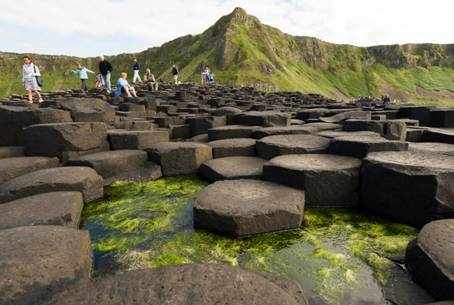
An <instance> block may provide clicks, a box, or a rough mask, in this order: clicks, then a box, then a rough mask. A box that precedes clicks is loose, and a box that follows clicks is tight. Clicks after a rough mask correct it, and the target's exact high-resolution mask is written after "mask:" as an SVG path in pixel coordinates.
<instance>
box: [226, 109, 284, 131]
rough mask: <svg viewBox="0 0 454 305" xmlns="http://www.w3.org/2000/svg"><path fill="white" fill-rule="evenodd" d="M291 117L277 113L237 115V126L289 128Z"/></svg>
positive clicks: (235, 118) (245, 113)
mask: <svg viewBox="0 0 454 305" xmlns="http://www.w3.org/2000/svg"><path fill="white" fill-rule="evenodd" d="M290 119H291V117H290V115H289V114H287V113H282V112H277V111H249V112H243V113H240V114H237V115H236V116H235V117H234V119H233V120H234V122H235V124H238V125H246V126H265V127H272V126H289V125H290Z"/></svg>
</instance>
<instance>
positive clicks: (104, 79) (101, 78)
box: [73, 56, 175, 97]
mask: <svg viewBox="0 0 454 305" xmlns="http://www.w3.org/2000/svg"><path fill="white" fill-rule="evenodd" d="M99 59H100V60H99V64H98V68H99V74H98V75H97V78H96V82H95V86H96V87H101V88H104V89H105V90H106V91H107V93H108V94H111V93H112V84H111V75H112V72H113V67H112V64H111V63H110V62H108V61H107V60H106V59H105V57H104V56H100V58H99ZM174 67H175V66H174ZM132 71H133V78H132V83H133V84H136V83H137V82H139V83H143V82H145V83H147V84H149V85H150V87H151V89H152V90H155V91H157V90H158V89H159V83H158V81H157V80H156V77H155V76H154V74H153V73H152V72H151V70H150V69H146V71H145V74H144V78H143V80H142V78H141V77H140V65H139V62H138V61H137V59H136V58H134V64H133V66H132ZM73 72H74V73H76V74H77V75H78V76H79V78H80V81H81V84H82V90H84V91H86V90H87V85H86V84H87V80H88V73H93V74H94V72H93V71H91V70H89V69H87V68H86V67H83V66H82V65H80V64H79V66H78V68H77V69H76V70H74V71H73ZM115 85H116V89H115V91H113V95H114V96H127V97H137V92H136V90H135V88H134V87H133V86H132V85H130V84H129V82H128V74H127V73H126V72H121V73H120V76H119V78H118V80H117V82H116V84H115Z"/></svg>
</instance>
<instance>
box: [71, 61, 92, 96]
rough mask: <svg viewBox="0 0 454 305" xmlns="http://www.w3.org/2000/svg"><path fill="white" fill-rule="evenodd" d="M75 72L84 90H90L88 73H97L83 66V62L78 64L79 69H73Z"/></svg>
mask: <svg viewBox="0 0 454 305" xmlns="http://www.w3.org/2000/svg"><path fill="white" fill-rule="evenodd" d="M73 73H74V74H77V75H78V76H79V79H80V83H81V88H82V90H83V91H88V85H87V82H88V73H91V74H95V72H93V71H91V70H90V69H87V68H86V67H83V66H82V65H81V64H78V65H77V69H76V70H73Z"/></svg>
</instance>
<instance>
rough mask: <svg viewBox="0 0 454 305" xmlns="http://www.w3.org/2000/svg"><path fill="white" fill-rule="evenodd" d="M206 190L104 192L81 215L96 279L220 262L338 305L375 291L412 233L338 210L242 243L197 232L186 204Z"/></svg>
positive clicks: (167, 183)
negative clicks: (108, 267) (289, 281)
mask: <svg viewBox="0 0 454 305" xmlns="http://www.w3.org/2000/svg"><path fill="white" fill-rule="evenodd" d="M205 185H206V183H204V182H202V181H200V180H198V179H197V178H196V177H192V176H187V177H175V178H163V179H160V180H157V181H152V182H138V183H127V182H117V183H115V184H114V185H112V186H111V187H109V188H107V189H106V193H107V197H106V198H105V199H104V200H102V201H99V202H95V203H92V204H90V205H87V206H86V208H85V209H84V213H83V219H84V227H85V228H86V229H88V230H89V231H90V233H91V237H92V244H93V250H94V254H95V269H96V272H97V274H98V275H102V274H103V273H104V271H105V270H101V269H102V267H99V266H104V265H105V261H108V260H111V264H113V265H115V266H116V268H115V270H114V271H116V270H130V269H137V268H144V267H151V268H154V267H161V266H170V265H179V264H188V263H193V262H223V263H227V264H230V265H234V266H242V267H244V268H247V269H251V270H256V271H260V272H268V273H275V274H278V275H280V276H284V277H286V278H289V279H292V280H294V281H296V282H298V283H299V284H300V285H301V286H302V287H304V288H305V289H307V290H310V291H314V292H315V293H316V294H317V295H320V296H321V297H322V298H323V299H324V300H325V301H326V302H328V303H329V304H336V303H338V302H339V300H341V301H342V302H348V301H350V299H348V298H349V297H350V296H349V292H350V291H352V290H355V291H360V292H361V291H362V292H363V294H364V295H368V294H374V293H376V292H377V291H380V286H378V285H384V284H385V283H386V281H387V279H388V277H389V271H390V269H391V268H392V266H393V265H394V263H393V262H392V260H393V259H399V258H401V257H403V255H404V252H405V248H406V246H407V244H408V242H409V241H410V240H411V239H413V238H414V237H415V235H416V230H414V229H413V228H411V227H408V226H405V225H401V224H395V223H392V222H388V221H385V220H382V219H379V218H376V217H372V216H369V215H364V214H361V213H359V212H357V211H354V210H343V209H306V212H305V226H304V228H303V229H301V230H293V231H287V232H281V233H268V234H261V235H258V236H252V237H248V238H244V239H231V238H228V237H224V236H219V235H216V234H213V233H210V232H206V231H199V230H197V231H194V230H193V227H192V208H191V200H192V199H193V198H194V197H195V195H196V194H197V193H198V191H199V190H201V189H202V188H203V187H204V186H205ZM103 263H104V264H103ZM110 271H111V270H107V271H106V272H110ZM371 281H372V282H371ZM371 287H372V288H371Z"/></svg>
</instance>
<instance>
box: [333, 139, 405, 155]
mask: <svg viewBox="0 0 454 305" xmlns="http://www.w3.org/2000/svg"><path fill="white" fill-rule="evenodd" d="M406 150H408V143H407V142H400V141H390V140H387V139H385V138H382V137H377V136H345V137H339V138H334V139H333V140H332V142H331V144H330V145H329V149H328V151H329V153H331V154H337V155H343V156H351V157H356V158H365V157H366V156H367V154H368V153H371V152H380V151H406Z"/></svg>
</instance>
